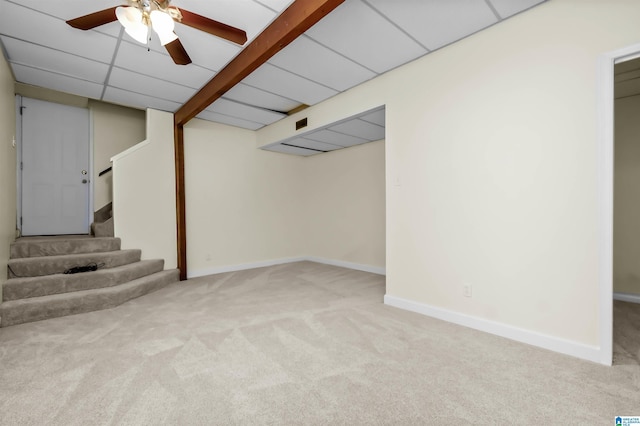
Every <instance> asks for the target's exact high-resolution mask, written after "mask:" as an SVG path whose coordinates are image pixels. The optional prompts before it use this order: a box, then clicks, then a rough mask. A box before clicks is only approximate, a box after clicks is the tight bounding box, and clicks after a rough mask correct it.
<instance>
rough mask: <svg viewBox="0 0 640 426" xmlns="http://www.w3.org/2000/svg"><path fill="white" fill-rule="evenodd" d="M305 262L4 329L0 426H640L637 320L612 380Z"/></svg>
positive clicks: (601, 371) (632, 309)
mask: <svg viewBox="0 0 640 426" xmlns="http://www.w3.org/2000/svg"><path fill="white" fill-rule="evenodd" d="M383 295H384V277H381V276H377V275H373V274H368V273H364V272H357V271H351V270H347V269H342V268H337V267H332V266H326V265H320V264H315V263H311V262H300V263H295V264H288V265H280V266H274V267H269V268H261V269H255V270H249V271H242V272H234V273H226V274H220V275H215V276H210V277H203V278H198V279H192V280H189V281H188V282H186V283H184V282H183V283H178V284H174V285H171V286H169V287H167V288H165V289H162V290H160V291H158V292H156V293H153V294H150V295H147V296H143V297H141V298H139V299H136V300H133V301H130V302H128V303H126V304H124V305H122V306H119V307H117V308H115V309H110V310H105V311H100V312H92V313H88V314H82V315H76V316H71V317H65V318H58V319H52V320H47V321H41V322H35V323H30V324H23V325H18V326H13V327H8V328H4V329H1V330H0V424H2V425H28V424H32V425H44V424H52V425H102V424H135V425H138V424H141V425H142V424H148V425H158V424H175V425H208V424H220V425H228V424H243V425H244V424H273V425H277V424H304V425H319V424H345V425H346V424H349V425H354V424H379V425H382V424H385V425H387V424H398V425H410V424H416V425H417V424H428V425H431V424H433V425H442V424H482V425H485V424H522V425H547V424H558V423H561V424H588V425H611V424H613V419H614V416H616V415H640V337H639V336H640V310H639V309H638V306H640V305H631V304H626V303H616V306H615V317H616V334H615V339H616V344H615V351H616V354H615V362H616V365H615V366H614V367H604V366H600V365H597V364H594V363H590V362H586V361H581V360H578V359H574V358H571V357H568V356H564V355H560V354H556V353H553V352H549V351H546V350H543V349H538V348H535V347H531V346H528V345H524V344H520V343H516V342H513V341H509V340H506V339H502V338H500V337H496V336H492V335H489V334H485V333H481V332H477V331H474V330H471V329H467V328H464V327H460V326H456V325H453V324H449V323H446V322H442V321H438V320H435V319H431V318H428V317H425V316H421V315H418V314H414V313H410V312H406V311H402V310H399V309H396V308H392V307H388V306H384V305H383V304H382V298H383Z"/></svg>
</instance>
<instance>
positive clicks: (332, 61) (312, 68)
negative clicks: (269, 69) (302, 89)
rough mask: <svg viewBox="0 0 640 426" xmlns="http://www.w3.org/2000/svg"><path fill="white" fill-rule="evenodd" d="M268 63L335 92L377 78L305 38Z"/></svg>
mask: <svg viewBox="0 0 640 426" xmlns="http://www.w3.org/2000/svg"><path fill="white" fill-rule="evenodd" d="M269 63H271V64H274V65H277V66H278V67H280V68H283V69H285V70H287V71H290V72H292V73H294V74H297V75H300V76H302V77H306V78H308V79H309V80H313V81H316V82H318V83H320V84H322V85H324V86H328V87H331V88H332V89H335V90H338V91H344V90H347V89H349V88H351V87H353V86H356V85H358V84H360V83H362V82H363V81H366V80H369V79H371V78H373V77H375V76H376V74H375V73H374V72H372V71H370V70H368V69H366V68H364V67H362V66H361V65H358V64H356V63H355V62H353V61H351V60H349V59H347V58H345V57H344V56H342V55H339V54H338V53H336V52H333V51H332V50H329V49H327V48H326V47H324V46H322V45H320V44H318V43H317V42H315V41H313V40H312V39H310V38H308V37H305V36H302V37H299V38H298V39H296V40H294V41H293V42H292V43H291V44H290V45H289V46H287V48H286V49H283V50H282V51H280V53H278V54H277V55H276V56H274V57H273V58H271V59H270V60H269Z"/></svg>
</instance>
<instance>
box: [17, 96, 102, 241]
mask: <svg viewBox="0 0 640 426" xmlns="http://www.w3.org/2000/svg"><path fill="white" fill-rule="evenodd" d="M23 98H30V99H36V100H40V101H45V102H49V103H54V104H55V103H57V104H61V105H66V104H63V103H60V102H55V101H51V100H49V99H44V98H33V97H29V96H23V95H20V94H16V95H15V106H16V229H17V230H18V235H19V236H22V220H21V219H22V169H21V167H20V165H21V164H22V146H23V144H22V114H21V108H22V99H23ZM69 106H74V107H78V106H77V105H71V104H69ZM78 108H86V109H87V110H88V111H89V142H88V143H89V169H88V173H87V176H89V205H88V206H87V210H88V211H87V214H88V217H87V219H88V223H89V226H91V223H92V222H93V213H94V211H93V210H94V209H93V198H94V188H93V110H92V109H91V108H89V107H88V106H87V107H78ZM89 232H91V230H90V229H89Z"/></svg>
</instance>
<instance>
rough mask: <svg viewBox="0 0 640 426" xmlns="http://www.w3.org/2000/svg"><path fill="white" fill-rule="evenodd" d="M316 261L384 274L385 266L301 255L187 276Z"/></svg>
mask: <svg viewBox="0 0 640 426" xmlns="http://www.w3.org/2000/svg"><path fill="white" fill-rule="evenodd" d="M302 261H309V262H316V263H324V264H326V265H333V266H340V267H342V268H348V269H355V270H356V271H363V272H371V273H373V274H378V275H385V268H380V267H376V266H370V265H361V264H359V263H351V262H344V261H342V260H333V259H325V258H322V257H313V256H303V257H288V258H282V259H274V260H265V261H260V262H252V263H242V264H239V265H229V266H216V267H213V268H205V269H197V270H195V271H188V272H187V278H197V277H204V276H206V275H214V274H222V273H225V272H236V271H244V270H246V269H254V268H264V267H265V266H274V265H282V264H285V263H293V262H302Z"/></svg>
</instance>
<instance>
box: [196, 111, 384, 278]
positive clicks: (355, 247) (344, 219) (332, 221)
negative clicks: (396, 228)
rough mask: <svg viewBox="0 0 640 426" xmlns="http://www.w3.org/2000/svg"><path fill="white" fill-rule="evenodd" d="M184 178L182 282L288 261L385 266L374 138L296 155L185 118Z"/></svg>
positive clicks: (380, 171)
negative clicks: (186, 276)
mask: <svg viewBox="0 0 640 426" xmlns="http://www.w3.org/2000/svg"><path fill="white" fill-rule="evenodd" d="M185 174H186V176H185V182H186V187H187V194H186V195H187V230H188V231H187V244H188V247H187V253H188V256H189V257H188V265H189V275H190V276H194V275H203V274H206V273H212V272H218V271H221V270H225V269H227V268H230V269H232V268H233V267H246V266H252V265H253V266H255V265H260V264H268V263H269V262H274V261H280V260H284V259H292V258H293V259H299V258H315V259H318V260H323V261H332V262H334V263H351V264H355V265H356V266H370V267H374V268H375V269H376V270H383V269H384V265H385V246H384V237H385V226H384V191H385V189H384V142H382V141H380V142H374V143H370V144H366V145H362V146H358V147H353V148H349V149H344V150H340V151H336V152H332V153H327V154H321V155H316V156H312V157H308V158H305V157H298V156H292V155H285V154H278V153H273V152H270V151H263V150H260V149H256V134H255V132H252V131H248V130H242V129H238V128H234V127H230V126H225V125H222V124H216V123H210V122H206V121H201V120H193V121H192V122H190V123H189V124H188V125H187V126H186V127H185Z"/></svg>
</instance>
